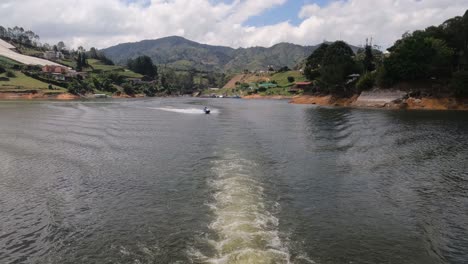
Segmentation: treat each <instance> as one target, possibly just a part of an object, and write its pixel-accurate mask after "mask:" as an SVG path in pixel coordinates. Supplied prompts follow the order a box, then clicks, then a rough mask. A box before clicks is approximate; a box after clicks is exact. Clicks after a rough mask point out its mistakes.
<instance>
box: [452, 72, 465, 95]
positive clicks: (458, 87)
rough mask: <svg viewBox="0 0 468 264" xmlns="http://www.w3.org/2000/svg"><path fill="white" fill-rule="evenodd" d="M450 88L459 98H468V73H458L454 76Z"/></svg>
mask: <svg viewBox="0 0 468 264" xmlns="http://www.w3.org/2000/svg"><path fill="white" fill-rule="evenodd" d="M450 87H451V88H452V89H453V90H454V91H455V95H457V96H463V97H465V96H468V71H458V72H455V73H454V74H453V77H452V80H451V82H450Z"/></svg>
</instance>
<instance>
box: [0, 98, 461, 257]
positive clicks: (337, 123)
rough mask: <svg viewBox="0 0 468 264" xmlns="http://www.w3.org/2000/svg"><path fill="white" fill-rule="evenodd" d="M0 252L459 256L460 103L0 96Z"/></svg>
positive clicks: (46, 254) (42, 254)
mask: <svg viewBox="0 0 468 264" xmlns="http://www.w3.org/2000/svg"><path fill="white" fill-rule="evenodd" d="M204 105H209V106H210V107H211V108H212V110H213V113H212V114H211V115H205V114H203V113H202V110H201V109H202V107H203V106H204ZM0 263H132V264H136V263H298V264H301V263H337V264H338V263H339V264H341V263H398V264H404V263H424V264H431V263H468V114H467V113H464V112H417V111H415V112H406V111H384V110H362V109H361V110H359V109H342V108H334V109H332V108H329V109H327V108H317V107H314V106H299V105H289V104H287V102H285V101H244V100H230V99H217V100H216V99H213V100H211V99H206V100H204V99H154V100H146V99H142V100H137V99H136V100H128V101H127V100H115V101H85V102H57V101H54V102H38V101H33V102H31V101H29V102H12V101H9V102H0Z"/></svg>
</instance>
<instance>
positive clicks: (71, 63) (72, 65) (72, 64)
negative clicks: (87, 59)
mask: <svg viewBox="0 0 468 264" xmlns="http://www.w3.org/2000/svg"><path fill="white" fill-rule="evenodd" d="M57 63H60V64H62V65H65V66H68V67H70V68H76V62H75V61H74V60H70V59H63V60H57Z"/></svg>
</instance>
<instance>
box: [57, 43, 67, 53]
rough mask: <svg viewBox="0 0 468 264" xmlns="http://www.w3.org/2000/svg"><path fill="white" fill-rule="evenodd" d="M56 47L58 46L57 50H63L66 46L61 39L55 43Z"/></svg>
mask: <svg viewBox="0 0 468 264" xmlns="http://www.w3.org/2000/svg"><path fill="white" fill-rule="evenodd" d="M57 48H58V50H59V51H62V50H64V49H65V48H66V46H65V43H63V41H59V42H58V43H57Z"/></svg>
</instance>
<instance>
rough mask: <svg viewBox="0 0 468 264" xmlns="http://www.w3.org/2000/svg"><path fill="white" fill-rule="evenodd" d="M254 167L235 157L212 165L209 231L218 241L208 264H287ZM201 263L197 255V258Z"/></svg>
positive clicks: (231, 155) (207, 260) (226, 157)
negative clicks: (212, 218) (213, 218)
mask: <svg viewBox="0 0 468 264" xmlns="http://www.w3.org/2000/svg"><path fill="white" fill-rule="evenodd" d="M256 167H257V164H255V163H254V162H251V161H248V160H246V159H243V158H242V157H240V156H239V155H238V154H227V155H226V156H225V158H224V159H223V160H218V161H214V162H213V170H214V172H215V173H216V175H217V176H218V177H217V178H216V179H215V180H214V181H212V182H210V185H211V187H212V188H213V189H214V190H215V193H214V195H213V198H214V203H213V204H211V205H210V207H211V209H212V210H213V213H214V215H215V220H214V221H213V222H212V223H211V224H210V228H211V229H212V230H213V231H214V232H215V233H216V234H217V238H216V239H215V240H213V241H210V242H211V244H212V245H213V247H214V248H215V249H216V252H217V254H216V256H215V257H212V258H206V259H203V261H205V262H207V263H238V264H241V263H245V264H247V263H259V264H262V263H265V264H266V263H290V260H289V259H290V256H289V253H288V250H287V248H286V247H284V246H283V245H282V243H281V239H280V237H279V234H278V219H277V218H276V217H275V216H273V215H272V214H271V213H270V212H269V211H268V209H267V205H266V204H265V201H264V192H263V187H262V186H261V183H260V182H259V181H258V180H256V179H255V178H254V177H253V176H252V171H255V169H257V168H256ZM197 258H198V259H200V255H198V256H197Z"/></svg>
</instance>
